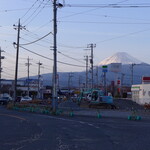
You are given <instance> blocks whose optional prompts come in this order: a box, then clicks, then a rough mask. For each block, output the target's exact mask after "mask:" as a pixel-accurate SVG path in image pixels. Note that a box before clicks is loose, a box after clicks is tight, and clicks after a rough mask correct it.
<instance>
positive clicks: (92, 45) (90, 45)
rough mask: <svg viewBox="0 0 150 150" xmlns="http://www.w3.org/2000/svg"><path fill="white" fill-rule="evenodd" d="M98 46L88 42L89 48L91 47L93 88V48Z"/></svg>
mask: <svg viewBox="0 0 150 150" xmlns="http://www.w3.org/2000/svg"><path fill="white" fill-rule="evenodd" d="M95 47H96V44H88V46H87V48H90V49H91V59H90V64H91V82H92V84H91V88H93V49H94V48H95Z"/></svg>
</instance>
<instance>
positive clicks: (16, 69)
mask: <svg viewBox="0 0 150 150" xmlns="http://www.w3.org/2000/svg"><path fill="white" fill-rule="evenodd" d="M13 26H14V29H15V30H17V31H18V35H17V43H15V42H14V43H13V44H14V46H15V45H16V46H17V51H16V68H15V83H14V100H16V97H17V79H18V58H19V41H20V30H21V29H25V26H21V25H20V19H19V21H18V25H17V26H16V25H13Z"/></svg>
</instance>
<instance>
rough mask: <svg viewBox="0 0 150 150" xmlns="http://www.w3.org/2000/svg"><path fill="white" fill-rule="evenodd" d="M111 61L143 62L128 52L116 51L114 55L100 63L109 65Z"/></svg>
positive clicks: (123, 62)
mask: <svg viewBox="0 0 150 150" xmlns="http://www.w3.org/2000/svg"><path fill="white" fill-rule="evenodd" d="M111 63H122V64H133V63H134V64H141V63H143V62H142V61H140V60H138V59H136V58H135V57H133V56H130V55H129V54H128V53H126V52H118V53H115V54H114V55H113V56H110V57H108V58H106V59H104V60H103V61H101V62H100V63H99V64H98V65H99V66H101V65H108V64H111Z"/></svg>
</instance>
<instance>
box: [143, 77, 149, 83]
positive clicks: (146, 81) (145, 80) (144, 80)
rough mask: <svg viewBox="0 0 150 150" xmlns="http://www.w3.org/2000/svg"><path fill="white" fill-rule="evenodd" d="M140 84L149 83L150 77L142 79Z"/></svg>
mask: <svg viewBox="0 0 150 150" xmlns="http://www.w3.org/2000/svg"><path fill="white" fill-rule="evenodd" d="M142 83H150V77H142Z"/></svg>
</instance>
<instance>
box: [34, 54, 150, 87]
mask: <svg viewBox="0 0 150 150" xmlns="http://www.w3.org/2000/svg"><path fill="white" fill-rule="evenodd" d="M111 63H122V70H121V72H119V73H117V74H116V73H113V72H111V71H110V70H109V66H110V64H111ZM133 64H134V65H133ZM102 65H108V72H107V76H106V78H107V82H108V84H110V82H111V81H115V80H117V79H116V78H120V79H122V78H123V83H122V84H123V85H131V79H132V69H133V84H140V83H141V78H142V76H150V65H149V64H146V63H144V62H142V61H140V60H138V59H136V58H134V57H132V56H130V55H129V54H127V53H125V52H119V53H116V54H114V55H113V56H110V57H108V58H106V59H104V60H103V61H101V62H100V63H99V65H98V66H99V67H98V80H99V84H100V83H102V82H101V81H102V80H103V72H102ZM132 65H133V66H132ZM93 72H94V84H97V83H96V82H97V80H96V78H97V77H96V74H97V71H96V69H94V71H93ZM69 73H70V72H58V74H59V81H58V82H59V86H60V87H68V81H69ZM31 78H32V77H31ZM33 78H34V79H35V78H36V79H37V76H34V77H33ZM42 78H43V81H44V85H52V73H47V74H43V75H42ZM90 78H91V74H90V73H89V80H90ZM85 80H86V73H85V71H82V72H72V78H71V79H70V84H71V86H73V87H81V86H83V84H85Z"/></svg>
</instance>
